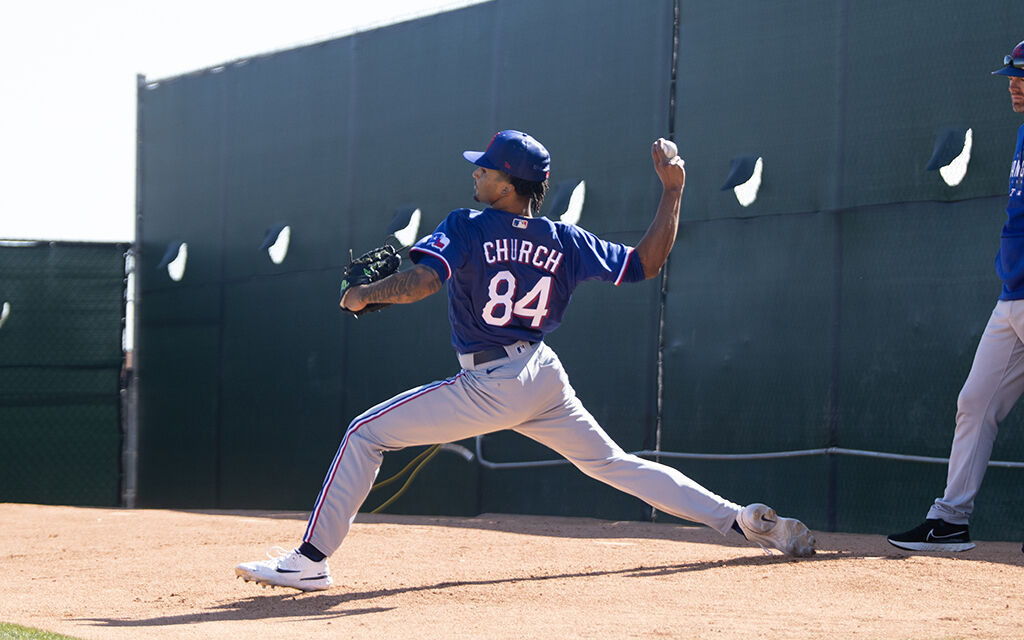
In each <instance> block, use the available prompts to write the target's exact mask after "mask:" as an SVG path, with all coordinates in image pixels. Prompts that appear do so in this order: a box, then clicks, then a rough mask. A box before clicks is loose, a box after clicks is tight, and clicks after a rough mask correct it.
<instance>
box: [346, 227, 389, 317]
mask: <svg viewBox="0 0 1024 640" xmlns="http://www.w3.org/2000/svg"><path fill="white" fill-rule="evenodd" d="M401 264H402V256H401V255H399V254H398V252H397V251H395V248H394V247H392V246H391V245H389V244H386V245H384V246H383V247H380V248H377V249H373V250H371V251H367V252H366V253H364V254H363V255H361V256H359V257H358V258H356V259H355V260H353V261H351V262H349V263H348V266H347V267H345V272H344V274H343V275H342V277H341V297H342V298H344V297H345V292H346V291H348V289H349V287H355V286H358V285H363V284H370V283H371V282H377V281H378V280H383V279H384V278H386V277H388V276H390V275H391V274H392V273H394V272H396V271H398V267H399V266H400V265H401ZM390 306H391V303H390V302H387V303H372V304H368V305H366V306H365V307H363V308H362V309H360V310H359V311H350V310H348V309H346V311H349V313H351V314H352V315H354V316H356V317H357V318H358V317H359V316H361V315H363V314H364V313H372V312H374V311H380V310H381V309H383V308H384V307H390Z"/></svg>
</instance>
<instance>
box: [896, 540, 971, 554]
mask: <svg viewBox="0 0 1024 640" xmlns="http://www.w3.org/2000/svg"><path fill="white" fill-rule="evenodd" d="M886 540H888V541H889V544H891V545H892V546H894V547H899V548H900V549H907V550H909V551H970V550H971V549H973V548H974V547H975V544H974V543H973V542H903V541H897V540H893V539H892V538H886Z"/></svg>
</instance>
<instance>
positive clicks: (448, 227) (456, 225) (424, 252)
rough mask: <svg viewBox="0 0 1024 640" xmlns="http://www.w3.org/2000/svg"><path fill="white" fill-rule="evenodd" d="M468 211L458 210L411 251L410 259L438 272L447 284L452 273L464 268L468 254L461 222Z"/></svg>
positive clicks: (449, 215) (450, 214)
mask: <svg viewBox="0 0 1024 640" xmlns="http://www.w3.org/2000/svg"><path fill="white" fill-rule="evenodd" d="M468 213H469V210H468V209H457V210H455V211H452V212H451V213H449V214H448V217H447V218H445V219H444V221H442V222H441V224H439V225H437V229H435V230H434V233H432V234H430V235H429V236H425V237H423V238H422V239H420V240H419V242H417V243H416V244H414V245H413V246H412V248H411V249H409V259H410V260H412V261H413V262H414V263H416V264H423V265H425V266H428V267H430V268H431V269H433V270H434V271H436V272H437V275H438V277H439V278H441V282H447V281H448V278H450V277H451V276H452V273H453V272H454V271H455V270H456V269H458V268H459V267H460V266H462V263H463V262H464V261H465V259H466V255H467V253H468V251H467V246H466V242H467V240H466V237H465V234H464V233H463V231H462V229H463V225H461V224H460V222H461V220H462V219H463V218H465V216H466V215H467V214H468Z"/></svg>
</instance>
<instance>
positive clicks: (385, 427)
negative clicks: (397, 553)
mask: <svg viewBox="0 0 1024 640" xmlns="http://www.w3.org/2000/svg"><path fill="white" fill-rule="evenodd" d="M506 352H507V353H508V354H509V357H508V358H504V359H500V360H497V361H493V362H488V363H484V364H482V365H478V366H474V365H473V364H472V362H470V361H469V360H467V359H466V358H461V359H460V360H461V364H462V365H463V370H462V371H461V372H460V373H459V374H458V375H456V376H454V377H452V378H449V379H447V380H441V381H437V382H433V383H431V384H428V385H424V386H422V387H419V388H417V389H412V390H410V391H407V392H405V393H402V394H399V395H397V396H395V397H394V398H392V399H390V400H388V401H387V402H383V403H381V404H379V405H377V406H376V407H373V408H372V409H370V410H369V411H367V412H365V413H363V414H362V415H360V416H359V417H358V418H356V419H355V420H353V421H352V423H351V424H350V425H349V428H348V431H347V432H346V433H345V437H344V438H343V439H342V442H341V446H340V447H339V448H338V453H337V455H335V457H334V461H333V462H332V463H331V467H330V469H329V470H328V472H327V477H326V478H325V480H324V485H323V488H322V489H321V492H320V495H319V497H318V498H317V501H316V504H315V506H314V508H313V512H312V513H311V514H310V517H309V524H308V526H307V528H306V533H305V535H304V536H303V541H305V542H309V543H311V544H312V545H313V546H315V547H316V548H317V549H319V550H320V551H321V552H323V553H324V554H326V555H331V554H333V553H334V552H335V551H336V550H337V549H338V547H339V546H340V545H341V542H342V540H343V539H344V538H345V535H346V534H347V533H348V530H349V527H350V525H351V523H352V521H353V520H354V519H355V516H356V513H357V511H358V509H359V507H360V505H361V504H362V503H363V501H364V500H365V499H366V496H367V494H369V492H370V488H371V486H372V485H373V482H374V479H375V478H376V477H377V471H378V470H379V468H380V465H381V461H382V459H383V452H385V451H390V450H396V449H401V448H403V447H411V446H418V445H426V444H434V443H443V442H454V441H457V440H462V439H465V438H471V437H474V436H478V435H483V434H486V433H491V432H494V431H500V430H502V429H512V430H514V431H516V432H518V433H521V434H523V435H524V436H527V437H528V438H532V439H533V440H536V441H537V442H540V443H541V444H543V445H545V446H547V447H550V448H551V449H554V450H555V451H557V452H558V453H559V454H561V455H562V456H564V457H565V458H566V459H568V460H569V461H570V462H572V463H573V464H574V465H576V466H577V467H578V468H579V469H580V470H581V471H582V472H583V473H585V474H587V475H588V476H591V477H593V478H596V479H598V480H600V481H602V482H604V483H606V484H609V485H611V486H613V487H615V488H616V489H619V490H621V491H624V492H626V493H628V494H630V495H633V496H635V497H637V498H640V499H641V500H643V501H645V502H647V503H648V504H650V505H652V506H653V507H655V508H657V509H659V510H660V511H664V512H665V513H669V514H672V515H674V516H678V517H680V518H684V519H686V520H690V521H693V522H699V523H702V524H705V525H707V526H709V527H711V528H713V529H715V530H717V531H719V532H720V533H722V534H725V533H726V532H727V531H729V529H730V528H731V527H732V524H733V522H734V521H735V520H736V515H737V514H738V513H739V511H740V509H741V507H740V506H739V505H737V504H734V503H732V502H729V501H728V500H725V499H723V498H721V497H719V496H717V495H715V494H714V493H712V492H710V491H708V490H707V489H705V488H704V487H702V486H701V485H699V484H697V483H696V482H694V481H693V480H691V479H690V478H687V477H686V476H685V475H683V474H682V473H680V472H679V471H677V470H676V469H673V468H672V467H669V466H666V465H662V464H658V463H656V462H652V461H650V460H644V459H642V458H639V457H637V456H634V455H630V454H627V453H626V452H625V451H623V450H622V448H621V447H619V446H618V445H617V444H615V443H614V442H613V441H612V440H611V438H609V437H608V435H607V434H606V433H605V432H604V430H603V429H602V428H601V426H600V425H598V424H597V421H595V420H594V418H593V416H591V415H590V413H589V412H587V410H586V409H585V408H584V407H583V405H582V403H580V401H579V399H577V397H576V393H575V391H573V389H572V387H571V386H570V385H569V378H568V376H567V375H566V373H565V370H564V369H563V368H562V364H561V362H560V361H559V360H558V356H557V355H556V354H555V352H554V351H552V350H551V349H550V348H548V347H547V346H546V345H545V344H544V343H543V342H541V343H538V344H535V345H530V344H529V343H526V342H519V343H516V344H514V345H509V346H508V347H506Z"/></svg>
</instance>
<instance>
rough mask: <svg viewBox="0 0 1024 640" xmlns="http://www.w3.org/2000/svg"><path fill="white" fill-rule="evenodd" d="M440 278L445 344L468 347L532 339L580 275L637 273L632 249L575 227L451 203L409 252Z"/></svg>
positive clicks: (625, 278) (544, 330) (634, 277)
mask: <svg viewBox="0 0 1024 640" xmlns="http://www.w3.org/2000/svg"><path fill="white" fill-rule="evenodd" d="M409 257H410V259H411V260H412V261H413V262H416V263H419V264H423V265H425V266H428V267H430V268H432V269H434V271H436V272H437V274H438V276H440V278H441V282H447V283H448V319H449V321H450V322H451V325H452V345H454V347H455V349H456V350H457V351H458V352H459V353H471V352H474V351H481V350H483V349H489V348H492V347H497V346H502V345H508V344H512V343H513V342H516V341H518V340H529V341H531V342H537V341H540V340H542V339H543V338H544V335H545V334H548V333H550V332H552V331H554V330H555V329H556V328H557V327H558V325H559V324H561V322H562V314H564V313H565V309H566V307H567V306H568V305H569V300H570V298H571V297H572V292H573V290H575V289H576V286H577V285H578V284H579V283H581V282H583V281H585V280H604V281H607V282H613V283H615V284H616V285H619V284H621V283H623V282H637V281H639V280H643V279H644V269H643V265H642V264H641V263H640V259H639V257H638V256H636V255H635V253H634V251H633V248H632V247H630V246H627V245H624V244H617V243H612V242H606V241H604V240H602V239H601V238H598V237H597V236H596V235H594V234H592V233H590V232H589V231H585V230H584V229H581V228H579V227H577V226H575V225H571V224H564V223H562V222H552V221H551V220H548V219H547V218H527V217H523V216H518V215H515V214H513V213H509V212H507V211H500V210H498V209H491V208H487V209H484V210H483V211H476V210H473V209H456V210H455V211H452V212H451V213H450V214H448V217H447V218H445V220H444V221H443V222H442V223H441V224H440V225H438V227H437V229H436V230H435V231H434V233H433V234H431V235H429V236H426V237H425V238H423V239H422V240H420V241H419V242H417V243H416V244H415V245H414V246H413V247H412V248H411V249H410V250H409Z"/></svg>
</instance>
